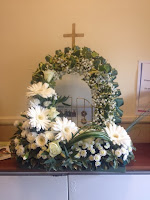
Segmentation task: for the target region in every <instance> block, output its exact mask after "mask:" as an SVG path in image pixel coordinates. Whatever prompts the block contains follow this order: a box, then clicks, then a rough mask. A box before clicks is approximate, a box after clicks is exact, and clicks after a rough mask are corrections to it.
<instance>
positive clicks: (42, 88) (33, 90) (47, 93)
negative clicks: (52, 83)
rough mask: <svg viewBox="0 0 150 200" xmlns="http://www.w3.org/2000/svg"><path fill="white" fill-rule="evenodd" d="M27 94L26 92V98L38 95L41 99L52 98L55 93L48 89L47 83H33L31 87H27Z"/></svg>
mask: <svg viewBox="0 0 150 200" xmlns="http://www.w3.org/2000/svg"><path fill="white" fill-rule="evenodd" d="M28 90H30V91H29V92H27V97H33V96H35V95H40V96H41V97H43V98H48V97H52V96H53V95H56V92H55V90H54V89H53V88H49V84H48V83H44V84H43V83H42V82H38V83H36V84H35V83H34V84H32V85H31V86H29V87H28Z"/></svg>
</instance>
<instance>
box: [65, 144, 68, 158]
mask: <svg viewBox="0 0 150 200" xmlns="http://www.w3.org/2000/svg"><path fill="white" fill-rule="evenodd" d="M64 150H65V154H66V157H69V153H68V150H67V148H66V146H65V145H64Z"/></svg>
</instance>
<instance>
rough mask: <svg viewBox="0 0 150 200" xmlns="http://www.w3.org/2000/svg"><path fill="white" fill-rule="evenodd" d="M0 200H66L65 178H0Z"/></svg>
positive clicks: (66, 186)
mask: <svg viewBox="0 0 150 200" xmlns="http://www.w3.org/2000/svg"><path fill="white" fill-rule="evenodd" d="M0 200H68V183H67V176H57V177H54V176H0Z"/></svg>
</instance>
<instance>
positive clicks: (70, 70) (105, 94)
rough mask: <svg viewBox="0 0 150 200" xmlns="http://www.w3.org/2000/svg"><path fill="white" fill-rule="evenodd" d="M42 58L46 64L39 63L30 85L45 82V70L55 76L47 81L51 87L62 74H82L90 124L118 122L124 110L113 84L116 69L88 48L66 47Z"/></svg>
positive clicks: (116, 84)
mask: <svg viewBox="0 0 150 200" xmlns="http://www.w3.org/2000/svg"><path fill="white" fill-rule="evenodd" d="M45 59H46V61H47V62H46V63H40V64H39V68H38V69H37V71H36V72H35V73H34V74H33V77H32V82H31V83H32V84H33V83H37V82H39V81H41V82H42V81H43V82H44V81H45V80H44V73H43V71H46V70H48V69H49V70H53V72H54V73H55V76H53V75H52V76H53V80H51V82H50V83H51V86H52V87H54V86H55V81H56V80H57V79H61V78H62V76H63V75H65V74H75V73H78V74H79V75H83V80H84V81H85V82H86V83H87V84H88V86H89V87H90V89H91V95H92V101H93V102H92V105H93V107H94V108H95V112H94V119H93V122H95V123H96V124H99V125H101V126H103V125H104V126H105V125H106V123H107V122H110V121H114V122H115V123H120V122H121V117H122V114H123V111H122V110H121V109H120V108H119V107H120V106H122V105H123V99H122V98H118V97H119V96H120V95H121V92H120V90H119V89H117V87H118V83H116V82H114V79H115V78H116V75H117V70H116V69H114V68H112V67H111V65H110V64H109V63H107V62H106V60H105V59H104V58H103V57H102V56H99V54H98V53H97V52H95V51H91V50H90V49H89V48H87V47H84V48H79V47H77V46H76V47H74V49H70V48H69V47H68V48H65V50H64V52H62V51H61V50H57V51H56V54H55V55H54V56H53V57H52V56H50V55H48V56H46V58H45ZM50 79H51V77H50ZM50 79H49V80H48V82H49V81H50Z"/></svg>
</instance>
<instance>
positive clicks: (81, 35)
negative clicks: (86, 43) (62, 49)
mask: <svg viewBox="0 0 150 200" xmlns="http://www.w3.org/2000/svg"><path fill="white" fill-rule="evenodd" d="M63 37H72V48H73V47H74V46H75V38H76V37H84V33H76V32H75V23H74V24H72V33H71V34H63Z"/></svg>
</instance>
